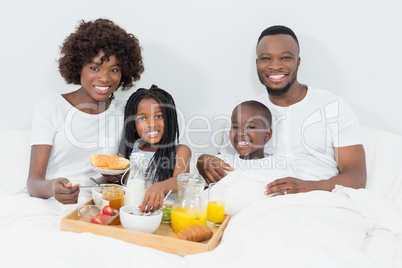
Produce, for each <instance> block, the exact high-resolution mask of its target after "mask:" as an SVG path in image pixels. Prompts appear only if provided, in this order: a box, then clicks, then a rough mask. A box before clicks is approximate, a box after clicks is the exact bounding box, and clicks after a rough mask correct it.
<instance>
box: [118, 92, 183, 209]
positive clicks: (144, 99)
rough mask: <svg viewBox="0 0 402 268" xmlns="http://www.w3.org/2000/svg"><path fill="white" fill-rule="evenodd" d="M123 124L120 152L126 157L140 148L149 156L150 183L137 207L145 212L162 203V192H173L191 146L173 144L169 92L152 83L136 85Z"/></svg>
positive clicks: (174, 116)
mask: <svg viewBox="0 0 402 268" xmlns="http://www.w3.org/2000/svg"><path fill="white" fill-rule="evenodd" d="M124 121H125V126H124V129H123V137H124V138H123V139H122V141H121V147H120V152H121V154H122V155H123V156H124V157H125V158H130V155H131V153H132V152H142V153H144V154H145V155H146V156H147V157H148V158H149V159H150V161H149V164H148V167H147V172H151V173H152V174H153V185H152V186H151V187H150V188H149V189H148V190H147V192H146V194H145V197H144V201H143V202H142V204H141V205H140V206H141V209H140V210H141V211H145V212H149V211H155V210H157V209H159V208H160V207H161V206H162V205H163V199H164V197H165V194H167V193H168V192H169V191H170V190H172V192H177V181H176V176H177V175H178V174H180V173H187V172H189V162H190V157H191V150H190V148H189V147H188V146H187V145H183V144H177V142H178V139H179V126H178V121H177V113H176V106H175V102H174V100H173V98H172V96H171V95H170V94H169V93H168V92H166V91H165V90H163V89H160V88H158V87H157V86H155V85H152V86H151V88H150V89H149V90H148V89H144V88H141V89H138V90H137V91H136V92H134V93H133V94H132V95H131V96H130V98H129V99H128V101H127V105H126V107H125V110H124Z"/></svg>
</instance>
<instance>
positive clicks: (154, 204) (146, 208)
mask: <svg viewBox="0 0 402 268" xmlns="http://www.w3.org/2000/svg"><path fill="white" fill-rule="evenodd" d="M164 199H165V194H164V187H163V185H162V183H161V182H157V183H154V184H153V185H152V186H151V187H149V188H148V190H147V192H146V193H145V197H144V201H142V204H141V205H140V206H139V207H140V212H153V211H156V210H158V209H160V208H161V207H162V205H163V200H164Z"/></svg>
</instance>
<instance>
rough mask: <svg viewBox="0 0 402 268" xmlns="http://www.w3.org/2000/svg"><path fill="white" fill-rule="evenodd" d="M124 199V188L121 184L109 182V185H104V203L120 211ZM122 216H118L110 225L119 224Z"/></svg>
mask: <svg viewBox="0 0 402 268" xmlns="http://www.w3.org/2000/svg"><path fill="white" fill-rule="evenodd" d="M123 200H124V188H123V186H121V185H116V184H109V185H108V187H104V189H103V191H102V205H103V206H106V205H108V206H110V207H112V208H114V209H116V210H118V211H120V208H121V207H122V206H123ZM119 224H120V216H118V217H116V218H115V219H114V220H113V221H112V222H111V223H109V225H119Z"/></svg>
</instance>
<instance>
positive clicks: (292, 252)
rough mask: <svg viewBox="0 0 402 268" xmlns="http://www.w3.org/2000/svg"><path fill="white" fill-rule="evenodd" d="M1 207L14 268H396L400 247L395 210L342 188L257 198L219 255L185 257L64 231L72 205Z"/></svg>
mask: <svg viewBox="0 0 402 268" xmlns="http://www.w3.org/2000/svg"><path fill="white" fill-rule="evenodd" d="M0 202H1V204H13V206H6V205H4V210H3V213H2V215H1V216H0V237H1V242H0V252H1V253H2V262H3V263H10V264H12V265H13V266H16V267H129V266H132V267H135V266H138V265H140V264H141V265H144V267H145V265H146V266H147V267H175V268H180V267H204V268H205V267H208V266H211V265H212V264H213V265H214V266H216V267H262V266H264V265H265V264H266V266H270V267H365V268H366V267H393V264H395V263H396V264H398V262H396V261H395V260H393V257H394V252H395V250H397V249H400V248H401V247H400V245H399V247H397V246H396V235H397V234H399V235H400V232H401V230H400V226H401V222H400V219H399V218H398V216H397V214H396V213H395V212H394V210H393V208H392V207H391V206H389V205H388V204H387V203H386V202H383V200H382V199H379V198H378V197H376V196H375V195H373V194H371V192H369V191H367V190H353V189H349V188H344V187H337V188H336V189H335V190H334V192H324V191H314V192H310V193H304V194H297V195H286V196H280V197H274V198H265V199H262V200H260V201H256V202H254V203H253V204H251V205H249V206H247V207H245V208H244V209H242V210H240V211H239V212H238V213H237V214H236V215H234V216H233V218H232V219H231V221H230V222H229V224H228V226H227V228H226V231H225V233H224V235H223V238H222V241H221V243H220V245H219V246H218V247H217V248H216V249H215V250H213V251H212V252H207V253H200V254H194V255H188V256H185V257H182V256H178V255H174V254H169V253H164V252H161V251H158V250H155V249H150V248H146V247H141V246H137V245H134V244H130V243H126V242H123V241H120V240H117V239H114V238H109V237H103V236H98V235H93V234H90V233H80V234H79V233H72V232H62V231H59V230H60V220H61V217H62V215H63V214H64V213H65V211H66V210H68V209H72V207H73V206H68V207H66V206H63V205H60V204H58V203H57V202H56V201H55V200H53V199H49V200H43V199H38V198H32V197H29V196H27V195H1V196H0ZM366 204H375V205H374V206H373V205H369V206H367V205H366ZM15 208H17V209H15ZM398 239H399V241H401V239H400V236H399V238H398ZM399 264H400V263H399ZM395 267H398V266H395Z"/></svg>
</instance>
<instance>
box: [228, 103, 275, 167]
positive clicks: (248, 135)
mask: <svg viewBox="0 0 402 268" xmlns="http://www.w3.org/2000/svg"><path fill="white" fill-rule="evenodd" d="M268 125H269V124H268V122H266V119H265V118H264V117H263V116H261V115H260V113H259V112H258V111H257V110H256V109H255V108H253V107H250V106H239V107H237V108H236V109H235V110H234V111H233V113H232V125H231V129H230V141H231V142H232V145H233V147H234V148H235V149H236V151H237V152H238V153H239V155H240V158H243V159H257V158H263V157H264V146H265V143H266V142H268V141H269V139H270V138H271V134H272V133H271V128H270V127H267V126H268Z"/></svg>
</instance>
